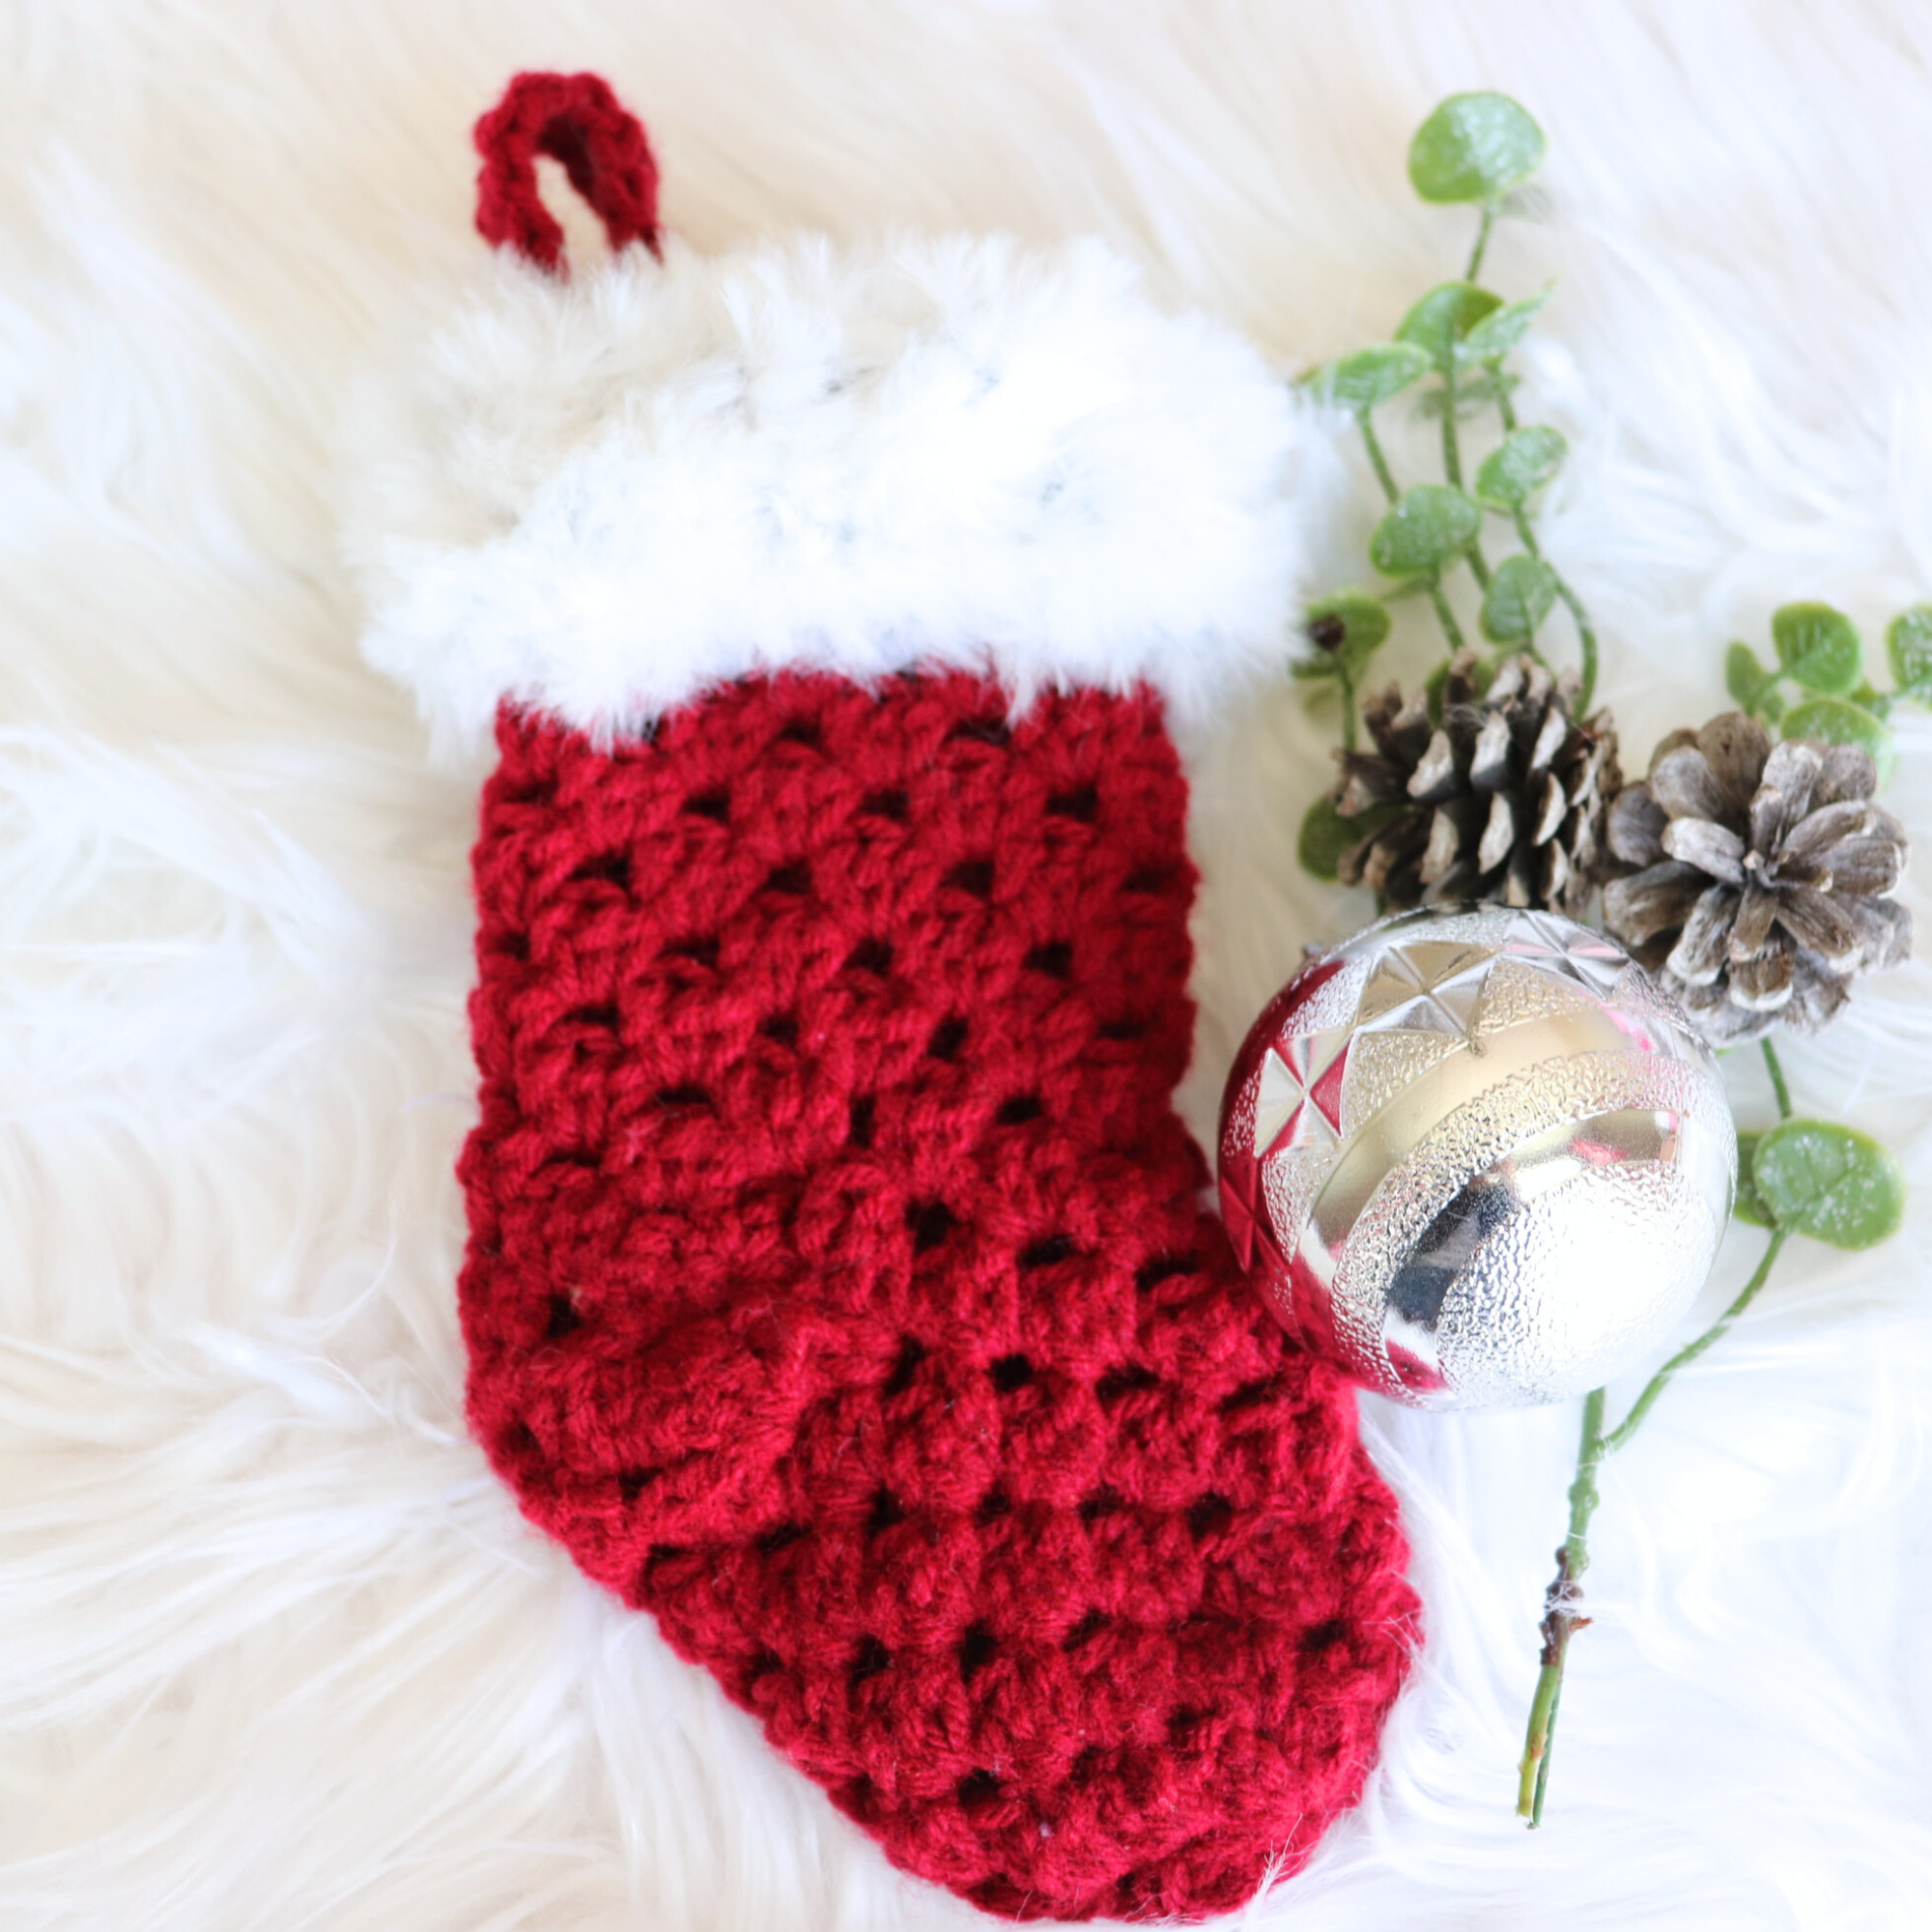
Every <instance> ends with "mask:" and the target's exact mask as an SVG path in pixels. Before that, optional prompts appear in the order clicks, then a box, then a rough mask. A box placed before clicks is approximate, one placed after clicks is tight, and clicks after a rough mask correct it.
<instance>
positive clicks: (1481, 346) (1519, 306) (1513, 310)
mask: <svg viewBox="0 0 1932 1932" xmlns="http://www.w3.org/2000/svg"><path fill="white" fill-rule="evenodd" d="M1549 296H1550V291H1549V290H1548V289H1545V290H1544V292H1543V293H1542V294H1541V295H1540V296H1525V297H1524V298H1522V300H1521V301H1513V302H1505V303H1504V304H1503V305H1502V307H1501V308H1495V309H1492V310H1491V311H1490V312H1489V314H1488V315H1486V316H1484V318H1483V319H1482V321H1481V322H1479V323H1477V324H1476V325H1475V326H1474V327H1472V328H1471V329H1470V330H1469V332H1468V334H1466V335H1465V336H1464V337H1463V358H1464V359H1465V360H1466V361H1470V362H1493V361H1495V360H1496V359H1497V357H1498V356H1502V355H1508V354H1509V353H1510V351H1511V350H1512V349H1514V348H1515V347H1516V346H1517V344H1518V343H1519V342H1520V341H1521V340H1522V338H1523V337H1524V335H1526V334H1527V333H1528V331H1529V325H1530V324H1531V323H1532V322H1534V321H1535V320H1536V314H1537V311H1538V310H1539V309H1540V308H1542V306H1543V304H1544V303H1545V302H1547V301H1548V299H1549Z"/></svg>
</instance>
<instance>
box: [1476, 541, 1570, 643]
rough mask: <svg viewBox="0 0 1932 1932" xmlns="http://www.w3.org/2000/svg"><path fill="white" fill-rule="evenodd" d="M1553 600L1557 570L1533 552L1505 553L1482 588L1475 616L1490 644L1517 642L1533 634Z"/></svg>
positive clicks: (1533, 635)
mask: <svg viewBox="0 0 1932 1932" xmlns="http://www.w3.org/2000/svg"><path fill="white" fill-rule="evenodd" d="M1555 602H1556V573H1555V572H1554V571H1553V570H1551V569H1550V567H1549V566H1548V564H1547V563H1545V562H1544V561H1543V559H1542V558H1541V557H1535V556H1522V555H1519V556H1506V557H1504V558H1503V560H1502V561H1501V562H1500V563H1499V564H1497V565H1496V567H1495V570H1494V572H1493V573H1492V576H1491V578H1490V587H1489V588H1488V589H1487V590H1485V591H1484V592H1483V610H1482V615H1481V616H1480V618H1479V619H1478V620H1477V621H1478V622H1480V623H1481V625H1482V627H1483V636H1484V637H1486V638H1487V639H1489V640H1490V642H1491V643H1492V644H1520V643H1524V642H1526V641H1527V640H1528V639H1531V638H1533V637H1535V635H1536V627H1537V626H1538V625H1539V624H1540V623H1542V622H1543V620H1544V618H1546V617H1547V616H1548V615H1549V611H1550V607H1551V606H1552V605H1553V604H1554V603H1555Z"/></svg>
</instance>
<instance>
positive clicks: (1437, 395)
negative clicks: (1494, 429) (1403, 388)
mask: <svg viewBox="0 0 1932 1932" xmlns="http://www.w3.org/2000/svg"><path fill="white" fill-rule="evenodd" d="M1519 387H1520V379H1519V378H1517V377H1515V376H1512V375H1511V374H1510V373H1509V371H1508V370H1507V369H1495V368H1489V369H1478V370H1476V371H1475V372H1474V373H1473V374H1471V373H1469V372H1468V371H1464V372H1463V374H1462V375H1461V376H1459V377H1457V379H1456V420H1457V421H1458V422H1467V421H1469V420H1470V419H1471V418H1472V417H1474V416H1479V415H1481V414H1482V413H1483V412H1484V411H1485V410H1487V409H1492V408H1493V407H1494V405H1495V402H1496V399H1497V398H1498V397H1499V396H1512V395H1514V394H1515V393H1516V391H1517V389H1518V388H1519ZM1442 401H1443V391H1442V390H1441V389H1439V388H1429V389H1424V390H1423V392H1422V393H1421V395H1419V396H1417V397H1416V399H1415V410H1416V413H1417V414H1418V415H1424V416H1439V415H1440V414H1441V413H1442Z"/></svg>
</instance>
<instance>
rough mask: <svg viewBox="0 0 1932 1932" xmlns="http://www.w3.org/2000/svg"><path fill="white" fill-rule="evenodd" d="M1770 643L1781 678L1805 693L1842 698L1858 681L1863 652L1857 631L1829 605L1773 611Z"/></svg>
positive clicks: (1788, 605)
mask: <svg viewBox="0 0 1932 1932" xmlns="http://www.w3.org/2000/svg"><path fill="white" fill-rule="evenodd" d="M1771 640H1772V642H1773V643H1774V644H1775V645H1776V647H1777V662H1778V664H1779V666H1780V667H1781V668H1783V671H1784V674H1785V676H1786V677H1788V678H1790V679H1792V680H1793V682H1794V683H1797V684H1802V685H1803V686H1804V689H1805V690H1806V691H1816V692H1822V693H1824V694H1825V695H1826V696H1833V697H1842V696H1844V695H1845V693H1846V692H1848V691H1850V690H1852V689H1853V688H1854V687H1855V686H1856V685H1857V683H1858V681H1859V676H1860V673H1861V668H1862V665H1863V660H1864V651H1863V647H1862V646H1861V644H1860V642H1859V634H1858V631H1857V630H1856V629H1855V628H1854V626H1853V624H1852V620H1851V619H1850V618H1849V617H1847V616H1846V615H1845V613H1844V612H1843V611H1834V610H1833V609H1832V607H1831V606H1830V605H1829V604H1787V605H1785V606H1784V608H1783V609H1782V610H1781V611H1774V612H1773V614H1772V619H1771Z"/></svg>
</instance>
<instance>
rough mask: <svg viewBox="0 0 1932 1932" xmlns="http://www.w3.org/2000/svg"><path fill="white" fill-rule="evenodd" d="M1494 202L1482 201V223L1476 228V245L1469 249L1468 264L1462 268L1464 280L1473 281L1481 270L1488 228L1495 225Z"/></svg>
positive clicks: (1488, 235)
mask: <svg viewBox="0 0 1932 1932" xmlns="http://www.w3.org/2000/svg"><path fill="white" fill-rule="evenodd" d="M1495 219H1496V205H1495V203H1494V202H1492V201H1486V202H1484V204H1483V219H1482V225H1481V226H1480V227H1479V228H1478V229H1477V230H1476V245H1475V246H1474V247H1473V248H1471V249H1470V250H1469V266H1468V267H1467V268H1466V269H1464V270H1463V280H1464V281H1465V282H1473V281H1474V280H1475V279H1476V277H1477V276H1478V275H1480V274H1481V273H1482V272H1483V251H1484V250H1485V249H1486V248H1487V247H1488V246H1489V245H1490V230H1491V229H1492V227H1493V226H1494V225H1495Z"/></svg>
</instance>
